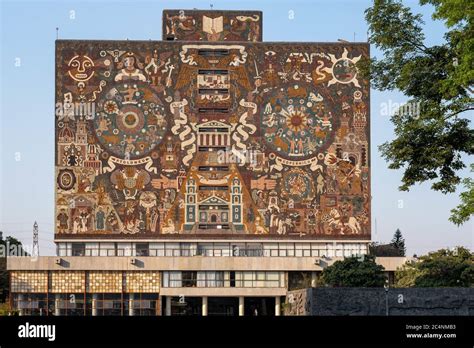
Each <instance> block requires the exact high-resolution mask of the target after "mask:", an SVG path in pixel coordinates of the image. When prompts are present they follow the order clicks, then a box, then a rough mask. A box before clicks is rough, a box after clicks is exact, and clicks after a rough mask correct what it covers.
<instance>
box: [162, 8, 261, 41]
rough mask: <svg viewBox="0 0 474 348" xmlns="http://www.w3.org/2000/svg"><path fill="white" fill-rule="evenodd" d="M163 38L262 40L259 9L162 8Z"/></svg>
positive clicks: (184, 39)
mask: <svg viewBox="0 0 474 348" xmlns="http://www.w3.org/2000/svg"><path fill="white" fill-rule="evenodd" d="M162 33H163V40H180V41H250V42H258V41H262V12H260V11H207V10H192V11H190V10H164V11H163V31H162Z"/></svg>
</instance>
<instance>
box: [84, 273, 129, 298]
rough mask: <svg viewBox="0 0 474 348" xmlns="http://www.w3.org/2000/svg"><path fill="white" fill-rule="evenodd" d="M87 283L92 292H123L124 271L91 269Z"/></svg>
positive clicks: (88, 289)
mask: <svg viewBox="0 0 474 348" xmlns="http://www.w3.org/2000/svg"><path fill="white" fill-rule="evenodd" d="M87 285H88V287H87V291H88V292H91V293H119V292H122V272H112V271H110V272H109V271H97V272H96V271H90V272H89V281H88V284H87Z"/></svg>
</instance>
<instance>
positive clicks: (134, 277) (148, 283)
mask: <svg viewBox="0 0 474 348" xmlns="http://www.w3.org/2000/svg"><path fill="white" fill-rule="evenodd" d="M125 279H126V283H125V289H126V290H125V292H128V293H144V292H151V293H156V292H159V291H160V272H137V271H135V272H126V273H125Z"/></svg>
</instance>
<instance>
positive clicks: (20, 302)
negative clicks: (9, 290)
mask: <svg viewBox="0 0 474 348" xmlns="http://www.w3.org/2000/svg"><path fill="white" fill-rule="evenodd" d="M24 301H25V297H24V296H23V294H18V315H20V316H23V315H25V310H24V306H25V304H24Z"/></svg>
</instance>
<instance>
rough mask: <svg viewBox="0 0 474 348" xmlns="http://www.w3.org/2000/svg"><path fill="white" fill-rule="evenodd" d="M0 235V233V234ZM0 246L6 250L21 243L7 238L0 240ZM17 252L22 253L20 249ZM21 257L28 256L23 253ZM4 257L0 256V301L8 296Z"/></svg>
mask: <svg viewBox="0 0 474 348" xmlns="http://www.w3.org/2000/svg"><path fill="white" fill-rule="evenodd" d="M0 235H2V234H1V232H0ZM0 245H1V246H3V248H5V249H4V250H5V251H7V252H8V250H6V248H7V247H9V246H20V247H21V246H22V244H21V242H20V241H19V240H18V239H16V238H14V237H11V236H8V237H7V238H5V239H3V238H0ZM19 249H20V250H18V252H19V253H22V248H19ZM23 255H28V254H27V253H26V252H25V253H23ZM5 256H6V255H1V256H0V301H5V298H6V295H7V294H8V271H7V258H6V257H5Z"/></svg>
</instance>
